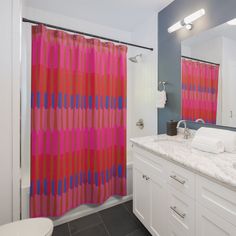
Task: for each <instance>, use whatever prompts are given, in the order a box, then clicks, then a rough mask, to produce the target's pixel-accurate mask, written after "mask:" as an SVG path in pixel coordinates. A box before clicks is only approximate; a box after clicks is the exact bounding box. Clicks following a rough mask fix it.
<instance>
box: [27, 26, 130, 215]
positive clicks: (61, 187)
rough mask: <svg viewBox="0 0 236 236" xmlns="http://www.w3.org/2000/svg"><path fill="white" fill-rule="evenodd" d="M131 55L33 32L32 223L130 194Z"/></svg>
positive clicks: (119, 48)
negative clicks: (128, 103) (128, 89)
mask: <svg viewBox="0 0 236 236" xmlns="http://www.w3.org/2000/svg"><path fill="white" fill-rule="evenodd" d="M126 54H127V48H126V47H125V46H120V45H119V46H117V45H114V44H113V43H104V42H101V41H100V40H97V39H87V38H85V37H83V36H80V35H71V34H68V33H65V32H62V31H55V30H50V29H47V28H46V27H44V26H42V25H40V26H33V27H32V98H31V122H32V125H31V126H32V127H31V193H30V214H31V217H41V216H46V217H49V216H51V217H58V216H62V215H63V214H64V213H66V212H67V211H69V210H70V209H72V208H75V207H77V206H79V205H81V204H101V203H103V202H104V201H105V200H107V199H108V198H109V197H110V196H113V195H119V196H124V195H126V79H127V78H126V76H127V75H126V74H127V73H126Z"/></svg>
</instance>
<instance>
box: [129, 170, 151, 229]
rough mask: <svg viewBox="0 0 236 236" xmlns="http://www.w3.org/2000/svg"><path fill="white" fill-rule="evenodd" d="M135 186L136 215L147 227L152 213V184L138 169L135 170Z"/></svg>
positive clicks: (134, 202) (134, 208)
mask: <svg viewBox="0 0 236 236" xmlns="http://www.w3.org/2000/svg"><path fill="white" fill-rule="evenodd" d="M133 185H134V186H133V188H134V193H133V211H134V214H135V215H136V216H137V217H138V218H139V220H140V221H141V222H142V223H143V224H144V225H145V226H147V224H148V223H149V212H150V184H149V181H147V180H146V176H145V175H144V174H143V173H142V172H141V171H140V170H139V169H137V168H134V170H133Z"/></svg>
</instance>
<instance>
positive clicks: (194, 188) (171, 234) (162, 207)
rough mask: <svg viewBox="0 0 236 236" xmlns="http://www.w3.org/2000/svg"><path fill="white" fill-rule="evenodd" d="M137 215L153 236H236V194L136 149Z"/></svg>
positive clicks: (134, 181) (134, 201) (134, 200)
mask: <svg viewBox="0 0 236 236" xmlns="http://www.w3.org/2000/svg"><path fill="white" fill-rule="evenodd" d="M133 154H134V155H133V157H134V165H133V168H134V170H133V184H134V193H133V211H134V214H135V215H136V216H137V217H138V218H139V220H140V221H141V222H142V223H143V224H144V226H145V227H146V228H147V229H148V230H149V231H150V233H151V234H152V235H153V236H226V235H227V236H236V192H235V191H233V190H230V189H229V188H226V187H224V186H222V185H221V184H218V183H215V182H213V181H210V180H209V179H207V178H205V177H201V176H200V175H198V174H196V173H194V172H192V171H189V170H187V169H186V168H183V167H181V166H180V165H178V164H174V163H172V162H170V161H167V160H166V159H164V158H161V157H159V156H158V155H155V154H153V153H151V152H148V151H146V150H144V149H142V148H141V147H138V146H136V145H134V146H133Z"/></svg>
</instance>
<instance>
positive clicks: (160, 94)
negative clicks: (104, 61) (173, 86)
mask: <svg viewBox="0 0 236 236" xmlns="http://www.w3.org/2000/svg"><path fill="white" fill-rule="evenodd" d="M166 100H167V98H166V91H164V90H162V91H157V108H164V107H165V104H166Z"/></svg>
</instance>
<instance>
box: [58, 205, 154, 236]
mask: <svg viewBox="0 0 236 236" xmlns="http://www.w3.org/2000/svg"><path fill="white" fill-rule="evenodd" d="M132 204H133V203H132V201H129V202H126V203H123V204H120V205H117V206H114V207H111V208H108V209H106V210H103V211H100V212H98V213H95V214H92V215H89V216H85V217H82V218H80V219H78V220H74V221H71V222H69V223H66V224H63V225H60V226H57V227H55V228H54V231H53V236H151V234H150V233H149V232H148V231H147V230H146V229H145V227H144V226H143V225H142V224H141V222H140V221H139V220H138V219H137V218H136V217H135V215H134V214H133V207H132Z"/></svg>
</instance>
